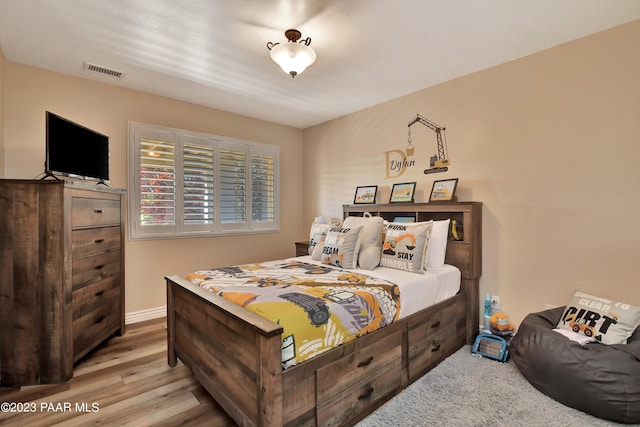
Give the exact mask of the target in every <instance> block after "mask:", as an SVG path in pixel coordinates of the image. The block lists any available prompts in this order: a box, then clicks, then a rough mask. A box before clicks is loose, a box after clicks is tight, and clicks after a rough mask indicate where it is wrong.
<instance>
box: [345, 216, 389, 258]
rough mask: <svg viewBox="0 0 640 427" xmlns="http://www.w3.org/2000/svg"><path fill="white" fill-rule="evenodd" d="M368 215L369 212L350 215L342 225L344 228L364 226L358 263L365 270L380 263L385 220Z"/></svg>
mask: <svg viewBox="0 0 640 427" xmlns="http://www.w3.org/2000/svg"><path fill="white" fill-rule="evenodd" d="M367 215H368V213H365V216H364V217H358V216H348V217H346V218H345V219H344V222H343V223H342V226H343V227H344V228H349V227H355V226H362V231H361V232H360V248H359V250H358V265H359V266H360V268H363V269H365V270H373V269H374V268H376V267H377V266H378V265H379V264H380V255H381V254H382V230H383V227H384V220H383V219H382V217H379V216H371V215H370V214H369V215H368V216H367Z"/></svg>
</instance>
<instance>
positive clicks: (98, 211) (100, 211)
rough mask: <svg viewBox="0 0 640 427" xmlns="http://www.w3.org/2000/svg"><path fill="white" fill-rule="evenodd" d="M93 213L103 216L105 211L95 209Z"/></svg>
mask: <svg viewBox="0 0 640 427" xmlns="http://www.w3.org/2000/svg"><path fill="white" fill-rule="evenodd" d="M93 211H94V212H95V213H97V214H103V213H104V209H94V210H93Z"/></svg>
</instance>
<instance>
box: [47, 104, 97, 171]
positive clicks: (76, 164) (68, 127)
mask: <svg viewBox="0 0 640 427" xmlns="http://www.w3.org/2000/svg"><path fill="white" fill-rule="evenodd" d="M46 118H47V129H46V135H47V153H46V154H47V158H46V162H45V173H46V174H47V175H53V176H55V175H56V174H60V175H64V176H69V177H75V178H82V179H90V180H94V181H98V182H108V181H109V137H108V136H106V135H102V134H101V133H98V132H95V131H93V130H91V129H88V128H86V127H84V126H81V125H79V124H77V123H74V122H72V121H70V120H67V119H65V118H63V117H60V116H57V115H55V114H53V113H51V112H49V111H47V117H46Z"/></svg>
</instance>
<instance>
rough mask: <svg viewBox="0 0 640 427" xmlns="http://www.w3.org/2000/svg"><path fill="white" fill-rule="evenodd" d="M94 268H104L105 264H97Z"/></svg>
mask: <svg viewBox="0 0 640 427" xmlns="http://www.w3.org/2000/svg"><path fill="white" fill-rule="evenodd" d="M93 268H94V269H96V270H102V269H103V268H104V264H100V265H96V266H95V267H93Z"/></svg>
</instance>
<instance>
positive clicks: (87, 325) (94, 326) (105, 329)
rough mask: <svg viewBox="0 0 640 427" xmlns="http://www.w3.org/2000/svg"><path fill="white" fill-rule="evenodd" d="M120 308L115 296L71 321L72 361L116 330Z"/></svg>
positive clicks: (118, 324) (118, 323) (118, 325)
mask: <svg viewBox="0 0 640 427" xmlns="http://www.w3.org/2000/svg"><path fill="white" fill-rule="evenodd" d="M121 310H122V307H121V306H120V299H119V298H117V299H113V300H111V301H110V302H108V303H107V304H103V305H100V306H98V308H96V309H95V310H93V311H90V312H89V313H87V314H85V315H84V316H82V317H79V318H77V319H75V320H74V321H73V326H72V327H73V360H74V361H77V360H78V359H79V358H81V357H82V356H84V355H85V354H86V353H87V352H89V350H91V349H92V348H93V347H95V346H96V345H98V344H100V343H101V342H102V341H104V340H105V339H107V338H108V337H110V336H111V335H113V334H114V333H116V332H117V331H118V329H119V328H120V316H121Z"/></svg>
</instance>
